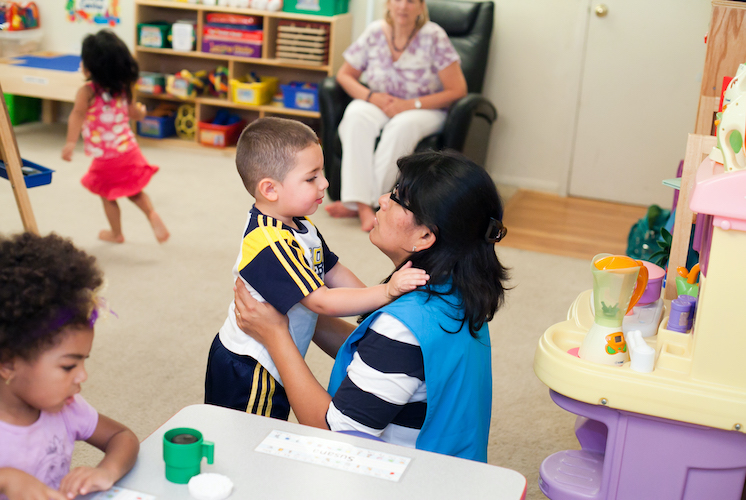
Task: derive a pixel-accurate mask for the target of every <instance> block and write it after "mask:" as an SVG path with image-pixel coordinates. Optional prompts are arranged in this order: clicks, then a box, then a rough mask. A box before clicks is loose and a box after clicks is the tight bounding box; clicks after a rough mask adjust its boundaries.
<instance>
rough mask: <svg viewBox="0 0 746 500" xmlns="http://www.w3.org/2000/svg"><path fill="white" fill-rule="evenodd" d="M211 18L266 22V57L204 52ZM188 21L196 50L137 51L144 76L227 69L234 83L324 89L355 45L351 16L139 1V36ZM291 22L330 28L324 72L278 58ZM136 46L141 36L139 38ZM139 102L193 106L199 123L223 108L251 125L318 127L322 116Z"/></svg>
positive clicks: (146, 97) (217, 102)
mask: <svg viewBox="0 0 746 500" xmlns="http://www.w3.org/2000/svg"><path fill="white" fill-rule="evenodd" d="M211 12H224V13H231V14H243V15H250V16H255V17H259V18H261V19H262V21H263V31H264V35H263V37H264V39H263V44H262V55H261V57H259V58H251V57H238V56H233V55H221V54H212V53H207V52H202V51H201V48H202V28H203V26H204V24H205V22H206V16H207V14H208V13H211ZM186 19H188V20H191V21H194V22H195V23H196V31H197V42H196V50H194V51H191V52H180V51H175V50H172V49H157V48H149V47H141V46H136V47H135V58H136V59H137V62H138V64H139V65H140V71H152V72H159V73H167V74H174V73H176V72H178V71H181V70H182V69H186V70H188V71H192V72H193V71H198V70H203V69H205V70H212V69H213V68H215V67H216V66H225V67H227V68H228V75H229V78H240V77H242V76H244V75H246V74H249V73H251V72H255V73H257V74H259V75H261V76H274V77H277V78H278V79H279V82H280V84H287V83H289V82H290V81H293V80H299V81H305V82H311V83H319V82H320V81H321V80H322V79H323V78H325V77H326V76H331V75H334V74H335V73H336V72H337V70H338V69H339V67H340V66H341V65H342V63H343V62H344V59H343V57H342V52H343V51H344V50H345V49H346V48H347V47H348V46H349V45H350V43H351V41H352V14H338V15H335V16H315V15H306V14H294V13H289V12H268V11H258V10H253V9H234V8H229V7H217V6H208V5H201V4H192V3H183V2H177V1H175V0H135V29H136V30H137V25H138V24H139V23H145V22H152V21H167V22H175V21H178V20H186ZM287 19H289V20H298V21H309V22H313V23H323V24H326V25H328V26H329V57H328V63H327V64H324V65H320V66H319V65H304V64H299V63H295V62H291V61H286V60H282V59H279V58H277V57H276V56H275V53H276V38H277V27H278V23H279V21H280V20H287ZM135 40H137V33H135ZM137 100H138V101H141V102H144V103H145V104H146V105H148V107H150V106H151V105H155V104H157V102H158V101H173V102H190V103H194V104H195V110H196V118H197V120H198V121H200V120H202V121H205V120H210V119H211V118H213V117H214V116H215V114H216V113H217V110H218V109H219V108H230V109H231V110H232V111H234V112H237V113H238V114H240V115H241V116H242V117H243V118H244V119H246V120H247V121H253V120H255V119H257V118H261V117H264V116H268V115H274V116H286V117H294V118H298V119H300V120H302V121H306V122H310V124H311V125H315V123H313V122H317V121H318V118H319V117H320V114H319V112H317V111H306V110H300V109H292V108H286V107H284V106H282V105H276V104H266V105H260V106H255V105H248V104H243V103H235V102H232V101H230V100H228V99H217V98H213V97H194V98H186V99H181V98H178V97H173V96H169V95H164V94H161V95H153V94H147V93H142V92H138V93H137ZM195 140H196V139H195ZM168 142H171V141H168Z"/></svg>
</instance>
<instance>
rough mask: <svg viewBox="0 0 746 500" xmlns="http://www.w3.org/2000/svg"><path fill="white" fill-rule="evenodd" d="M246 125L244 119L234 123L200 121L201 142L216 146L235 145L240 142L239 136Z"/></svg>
mask: <svg viewBox="0 0 746 500" xmlns="http://www.w3.org/2000/svg"><path fill="white" fill-rule="evenodd" d="M245 126H246V122H245V121H243V120H242V121H240V122H236V123H234V124H232V125H215V124H214V123H208V122H199V143H200V144H204V145H205V146H213V147H216V148H224V147H226V146H233V145H235V144H236V142H238V136H240V135H241V132H242V131H243V129H244V127H245Z"/></svg>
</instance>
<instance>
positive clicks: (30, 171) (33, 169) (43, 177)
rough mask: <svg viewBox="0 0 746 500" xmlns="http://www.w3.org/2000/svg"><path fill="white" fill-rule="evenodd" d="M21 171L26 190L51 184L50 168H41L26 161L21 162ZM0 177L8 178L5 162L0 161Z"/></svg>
mask: <svg viewBox="0 0 746 500" xmlns="http://www.w3.org/2000/svg"><path fill="white" fill-rule="evenodd" d="M21 170H22V171H23V181H24V182H25V183H26V187H27V188H32V187H36V186H43V185H45V184H49V183H51V182H52V172H54V170H52V169H51V168H46V167H42V166H41V165H37V164H36V163H33V162H30V161H28V160H23V159H22V160H21ZM0 177H5V178H6V179H7V178H8V170H7V169H6V168H5V162H3V161H2V160H0Z"/></svg>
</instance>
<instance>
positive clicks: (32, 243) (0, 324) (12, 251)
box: [0, 233, 103, 362]
mask: <svg viewBox="0 0 746 500" xmlns="http://www.w3.org/2000/svg"><path fill="white" fill-rule="evenodd" d="M102 282H103V274H102V272H101V270H100V269H99V268H98V267H97V266H96V259H95V258H94V257H92V256H90V255H88V254H86V253H85V252H83V251H82V250H78V249H77V248H75V247H74V246H73V244H72V242H70V241H69V240H67V239H64V238H62V237H60V236H57V235H55V234H50V235H49V236H44V237H41V236H37V235H35V234H32V233H23V234H18V235H15V236H10V237H7V236H0V362H5V361H8V360H10V359H13V358H15V357H20V358H22V359H27V360H30V359H33V358H34V357H35V356H36V355H37V354H39V353H40V352H42V351H43V350H44V349H45V348H48V347H51V346H53V345H55V344H56V342H58V341H59V340H60V339H61V337H60V335H59V334H60V333H61V332H62V331H63V330H64V329H65V328H66V327H69V326H81V327H85V326H90V325H91V323H92V320H93V318H94V316H92V313H93V311H94V308H95V302H94V301H95V290H96V289H97V288H98V287H99V286H101V283H102ZM94 314H95V313H94Z"/></svg>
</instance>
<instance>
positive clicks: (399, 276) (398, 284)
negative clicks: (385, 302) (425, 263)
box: [386, 261, 430, 299]
mask: <svg viewBox="0 0 746 500" xmlns="http://www.w3.org/2000/svg"><path fill="white" fill-rule="evenodd" d="M429 279H430V275H428V274H427V273H426V272H425V271H424V270H422V269H417V268H414V267H412V262H411V261H407V263H406V264H404V265H403V266H402V267H401V269H399V270H398V271H396V272H395V273H394V274H392V275H391V279H390V280H389V282H388V283H386V295H387V296H388V297H389V299H395V298H396V297H400V296H402V295H404V294H405V293H407V292H411V291H412V290H414V289H415V288H417V287H420V286H423V285H425V284H427V281H428V280H429Z"/></svg>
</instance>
